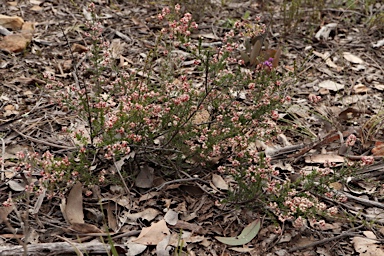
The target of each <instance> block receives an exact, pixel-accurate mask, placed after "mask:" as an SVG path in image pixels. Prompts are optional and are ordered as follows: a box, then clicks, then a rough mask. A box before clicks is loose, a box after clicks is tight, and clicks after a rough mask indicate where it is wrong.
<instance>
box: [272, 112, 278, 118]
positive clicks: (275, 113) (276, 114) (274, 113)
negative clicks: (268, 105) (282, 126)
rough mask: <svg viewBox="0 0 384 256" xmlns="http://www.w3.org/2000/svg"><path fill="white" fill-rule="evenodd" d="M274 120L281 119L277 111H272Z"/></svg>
mask: <svg viewBox="0 0 384 256" xmlns="http://www.w3.org/2000/svg"><path fill="white" fill-rule="evenodd" d="M272 119H273V120H277V119H279V112H277V111H276V110H272Z"/></svg>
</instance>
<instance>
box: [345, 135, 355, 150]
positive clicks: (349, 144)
mask: <svg viewBox="0 0 384 256" xmlns="http://www.w3.org/2000/svg"><path fill="white" fill-rule="evenodd" d="M355 142H356V136H355V135H354V134H350V135H349V136H348V138H347V140H346V141H345V145H346V146H347V147H352V146H353V145H355Z"/></svg>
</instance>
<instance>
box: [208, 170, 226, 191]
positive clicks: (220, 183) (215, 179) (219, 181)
mask: <svg viewBox="0 0 384 256" xmlns="http://www.w3.org/2000/svg"><path fill="white" fill-rule="evenodd" d="M212 183H213V185H215V187H217V188H218V189H221V190H228V184H227V183H226V182H225V180H224V179H223V178H222V177H221V176H220V175H217V174H212Z"/></svg>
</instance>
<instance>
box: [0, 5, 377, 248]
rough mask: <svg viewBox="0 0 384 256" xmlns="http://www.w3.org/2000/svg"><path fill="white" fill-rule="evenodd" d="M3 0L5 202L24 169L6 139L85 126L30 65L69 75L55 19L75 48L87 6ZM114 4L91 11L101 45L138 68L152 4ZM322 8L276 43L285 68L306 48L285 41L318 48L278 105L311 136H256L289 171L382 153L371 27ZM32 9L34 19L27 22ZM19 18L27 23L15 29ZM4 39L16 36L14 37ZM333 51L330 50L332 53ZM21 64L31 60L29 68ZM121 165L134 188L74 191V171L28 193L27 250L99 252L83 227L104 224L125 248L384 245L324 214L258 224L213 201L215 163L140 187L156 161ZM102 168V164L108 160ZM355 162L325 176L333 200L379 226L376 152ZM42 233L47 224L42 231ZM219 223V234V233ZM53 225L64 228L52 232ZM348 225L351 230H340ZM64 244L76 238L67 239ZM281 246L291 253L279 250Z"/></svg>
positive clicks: (41, 138) (18, 208) (39, 145)
mask: <svg viewBox="0 0 384 256" xmlns="http://www.w3.org/2000/svg"><path fill="white" fill-rule="evenodd" d="M233 4H235V3H233ZM5 5H6V6H5V7H4V8H5V10H6V12H5V13H6V14H7V15H6V16H4V15H2V16H0V25H2V26H3V27H4V28H5V30H3V29H2V30H1V34H2V35H3V37H1V41H0V48H2V50H3V51H4V52H3V53H1V54H2V62H1V65H0V68H1V69H0V76H1V77H2V80H3V81H4V82H3V85H4V86H2V87H1V88H0V93H1V100H2V101H1V103H2V104H1V106H0V120H1V123H0V132H1V133H3V134H4V137H3V141H2V143H3V145H4V147H3V149H2V151H1V154H2V158H3V159H2V161H3V162H2V169H3V170H4V174H5V175H6V176H3V177H2V183H1V187H2V191H3V193H2V194H1V195H0V198H1V202H6V199H7V198H8V195H9V194H10V195H11V196H12V197H13V198H16V197H19V196H20V195H22V194H21V193H25V181H26V180H25V179H23V177H20V176H15V175H13V173H16V172H15V165H14V160H15V159H17V155H16V154H13V152H12V151H11V149H12V147H15V146H18V147H19V148H20V150H19V151H24V152H33V151H38V152H41V153H42V152H44V151H46V150H48V149H51V150H55V151H60V150H70V149H71V148H73V145H74V144H73V141H72V139H71V138H67V137H65V136H62V134H60V130H61V128H62V127H70V126H74V127H77V128H78V129H82V128H84V127H82V126H84V125H83V124H82V123H81V122H80V121H79V120H76V117H71V116H67V115H66V114H65V113H64V114H63V113H60V112H59V111H57V110H56V109H55V105H54V104H52V103H51V96H50V95H45V94H42V93H41V90H40V89H39V87H41V86H43V85H44V84H45V82H44V81H43V80H40V79H39V78H38V77H40V76H39V75H37V76H36V74H42V73H43V71H49V72H54V73H56V72H57V73H58V74H59V76H61V77H62V78H65V79H70V77H71V74H70V73H71V68H72V65H73V63H72V61H73V60H72V58H71V57H70V55H69V51H68V49H67V43H66V39H65V37H64V35H63V30H64V32H65V34H67V35H68V37H69V38H70V42H71V44H72V51H73V52H75V53H81V52H85V51H87V48H86V46H84V42H83V40H82V38H81V37H80V36H77V34H76V33H77V32H79V31H81V28H80V27H76V24H75V23H72V21H77V24H78V23H81V22H84V21H85V19H89V18H90V17H89V13H87V12H86V11H84V12H82V13H79V12H78V9H77V8H75V7H74V6H73V5H71V4H69V3H68V4H65V3H61V4H60V5H55V4H54V3H53V2H43V1H29V2H27V3H26V6H27V9H25V10H24V11H23V12H24V14H23V19H21V18H20V12H19V8H18V7H16V6H15V4H14V2H8V3H7V4H5ZM16 5H17V4H16ZM115 5H116V6H115V7H116V9H112V8H111V9H110V8H103V9H102V11H101V13H100V14H99V16H100V17H102V19H103V20H104V22H105V25H108V28H107V30H106V31H107V32H108V33H109V34H108V35H106V36H108V37H110V38H114V39H113V40H112V42H113V43H112V44H111V50H112V53H113V56H114V58H115V59H116V61H118V62H119V66H120V67H121V68H123V67H129V69H130V70H135V69H136V70H137V69H138V68H137V67H134V66H133V64H136V63H137V64H138V65H140V64H139V63H141V62H142V59H143V58H142V56H143V54H144V53H145V52H146V51H147V50H148V49H150V48H151V47H153V45H154V40H153V38H151V34H152V31H153V30H155V29H158V25H157V24H153V23H151V22H152V21H151V19H150V18H147V17H151V16H155V15H156V13H157V11H158V6H153V5H152V4H151V3H149V2H146V1H144V2H142V3H136V4H133V3H125V4H124V5H119V4H118V3H115ZM83 7H84V8H83ZM42 8H43V9H42ZM221 8H223V9H221ZM231 8H232V9H231ZM258 8H259V6H258V5H257V4H256V5H254V4H250V3H249V4H248V5H243V4H239V5H236V8H233V7H230V6H229V8H228V9H226V8H225V7H218V6H216V11H215V10H213V9H212V10H211V11H212V12H213V13H212V14H211V15H207V16H205V17H201V19H202V23H203V24H204V23H205V24H217V23H216V21H217V19H226V18H227V17H226V16H225V15H233V18H240V17H242V15H243V14H244V13H245V12H246V11H248V10H249V9H252V10H254V13H259V12H260V11H259V9H258ZM275 8H276V14H277V16H276V20H275V22H276V25H275V27H274V30H276V31H279V30H281V31H282V27H281V26H282V25H281V24H280V23H279V21H280V20H279V17H281V12H279V11H278V9H277V7H275ZM376 8H377V7H376ZM42 10H47V11H42ZM82 10H86V9H85V6H82ZM251 13H252V12H251ZM215 15H216V16H215ZM345 15H348V14H345ZM84 16H85V18H84ZM68 17H71V18H70V19H68ZM330 19H334V21H335V22H329V23H328V24H325V25H324V26H322V27H321V28H320V29H319V30H318V31H317V32H316V34H315V36H314V37H315V39H317V41H316V40H311V43H304V42H303V41H302V40H301V39H302V38H301V37H300V38H297V36H296V35H294V34H293V35H292V38H285V39H284V38H281V40H283V41H284V43H283V44H282V43H281V42H280V43H279V45H283V46H284V48H285V49H287V50H286V51H282V53H281V57H280V58H281V59H282V61H283V63H284V64H283V66H282V68H284V69H286V70H290V69H291V67H293V66H294V62H295V61H297V60H300V59H301V60H304V58H305V57H307V56H308V55H309V56H311V54H310V52H309V51H308V52H305V54H306V55H307V56H303V55H301V54H300V53H295V54H292V53H289V54H288V52H294V51H293V50H292V49H295V51H296V52H297V50H296V49H297V48H298V47H301V46H303V49H304V48H305V49H310V48H312V49H314V51H313V54H314V55H315V56H317V57H319V58H320V59H321V60H319V59H313V61H311V62H307V63H306V66H305V67H304V68H305V70H306V72H303V73H301V74H299V76H298V81H297V82H295V86H294V87H293V88H292V89H291V90H292V95H293V99H292V102H293V104H296V106H298V107H297V108H293V107H292V108H290V110H289V111H288V110H287V111H286V113H284V116H283V118H285V119H287V120H289V118H293V120H292V121H293V122H295V123H297V124H300V127H303V128H307V129H308V133H307V134H310V136H309V137H310V138H311V139H308V136H307V137H306V136H302V135H301V134H297V133H295V131H292V130H288V131H287V132H285V134H283V135H284V136H286V139H285V141H286V142H289V143H291V144H292V145H289V144H288V143H282V142H280V141H278V140H276V141H273V142H272V144H269V145H267V146H266V148H267V147H269V148H274V152H273V154H271V157H272V158H274V157H275V158H276V168H285V169H286V170H287V171H288V172H290V174H291V175H294V174H295V172H298V170H300V169H303V170H304V169H305V168H308V170H309V169H311V168H314V167H316V168H322V166H323V165H324V164H326V163H327V161H332V162H338V161H344V159H348V160H349V161H356V160H359V159H361V158H362V157H363V156H365V155H374V156H376V157H378V158H377V160H380V159H381V157H382V156H383V155H384V153H383V152H384V150H383V148H384V147H383V146H382V143H383V141H384V136H383V135H384V134H383V133H382V129H378V127H381V125H382V121H380V119H378V120H373V121H372V120H369V118H370V117H372V116H374V115H376V114H378V115H379V114H380V111H381V110H380V108H381V104H382V102H383V97H382V93H381V91H382V90H383V88H384V87H383V84H384V81H383V77H384V74H383V69H382V66H383V62H382V60H383V52H382V47H383V45H382V39H381V38H379V37H377V35H375V34H374V33H371V34H366V35H361V34H360V31H361V30H362V27H361V26H362V25H363V24H358V26H359V29H350V28H348V27H343V24H342V23H339V21H338V19H339V17H338V16H335V15H334V14H330ZM32 20H33V21H36V23H33V24H32V23H28V22H30V21H32ZM23 24H26V27H24V32H23V28H22V25H23ZM106 27H107V26H106ZM212 28H214V29H212ZM62 29H63V30H62ZM217 29H218V28H216V27H215V25H213V26H207V28H205V29H203V31H202V33H201V35H203V36H204V38H206V39H207V40H211V41H212V43H215V42H216V41H217V40H218V37H217V36H216V34H217V32H218V31H217ZM340 31H343V33H346V34H347V36H346V35H345V34H342V33H341V32H340ZM12 38H17V39H18V42H21V44H20V46H19V45H18V44H17V45H14V44H13V43H12V42H13V41H9V40H13V39H12ZM268 40H270V43H275V44H276V43H277V41H276V38H270V39H268ZM346 40H349V42H352V44H353V47H350V46H349V45H348V44H346V43H345V42H346ZM10 42H11V43H10ZM324 42H327V43H328V45H327V44H324ZM305 44H307V45H305ZM255 45H256V44H255ZM367 45H369V47H370V46H372V49H369V50H367ZM15 46H17V47H18V48H14V47H15ZM380 47H381V48H380ZM335 48H337V51H336V52H335V50H334V49H335ZM256 50H257V49H256V46H255V47H253V51H256ZM7 52H8V53H9V52H15V53H16V54H15V55H12V54H8V53H7ZM17 52H23V54H18V53H17ZM339 52H341V55H338V54H339ZM279 54H280V53H279ZM251 55H252V52H250V55H249V56H247V57H248V58H250V61H253V60H251V57H252V56H251ZM58 60H61V61H58ZM183 68H188V63H185V66H184V67H183ZM28 70H33V72H32V73H33V75H31V73H30V72H29V71H28ZM190 72H192V70H191V69H190ZM343 72H345V74H343ZM362 72H363V73H362ZM141 75H146V74H141ZM151 79H153V80H154V81H156V80H157V79H158V76H157V74H155V73H154V74H151ZM65 82H66V83H70V82H69V81H65ZM355 94H362V95H364V94H367V95H369V97H365V98H357V97H355V96H357V95H355ZM309 95H315V96H316V95H322V96H324V97H325V99H324V100H323V101H321V102H320V104H321V105H322V106H323V107H324V108H325V109H327V110H330V109H332V108H334V107H337V108H338V109H339V111H338V114H335V113H333V114H332V111H329V113H331V114H329V113H328V114H327V113H325V112H324V113H323V116H321V115H320V117H319V115H318V114H319V113H318V112H316V110H315V109H314V108H313V106H312V105H311V104H310V102H309V101H308V98H307V96H309ZM292 106H295V105H292ZM379 116H380V115H379ZM195 118H196V120H194V122H196V123H202V122H206V121H207V120H208V119H209V113H205V112H201V113H199V114H198V115H196V117H195ZM305 126H307V127H305ZM350 126H352V127H354V128H355V130H356V131H357V132H356V135H357V137H358V141H360V142H361V147H360V148H355V149H353V152H344V151H341V150H340V149H341V147H342V143H343V142H342V141H343V139H346V137H347V136H344V134H345V135H346V134H348V133H347V131H348V129H347V128H348V127H350ZM375 128H376V129H375ZM303 132H304V129H303ZM340 133H341V135H340ZM4 148H5V150H4ZM3 151H4V152H3ZM340 152H342V154H341V153H340ZM4 156H5V157H4ZM277 163H280V164H277ZM131 164H132V162H130V159H126V161H123V162H119V163H117V166H115V167H116V168H115V169H117V170H118V171H120V170H121V169H122V168H127V166H129V165H131ZM109 167H111V166H109ZM132 170H135V171H136V172H138V173H137V174H138V175H139V177H140V178H139V179H137V180H136V184H130V185H132V186H133V187H134V190H128V191H126V190H125V189H124V188H122V189H117V188H116V187H114V188H112V187H101V188H100V187H99V188H96V187H94V188H93V189H91V190H92V192H93V193H92V196H86V194H85V191H83V190H85V188H83V187H82V184H79V183H78V184H75V185H74V186H72V187H68V188H66V189H67V190H66V191H65V193H64V198H62V199H60V200H59V198H54V199H53V201H48V200H43V199H42V198H43V197H39V196H37V197H31V199H32V201H31V202H30V206H31V207H33V208H34V209H33V211H32V212H31V213H33V215H34V217H33V218H32V216H30V217H31V221H29V225H30V227H29V228H30V230H31V232H30V233H31V238H30V239H28V241H29V242H30V244H31V245H32V244H33V246H34V247H33V246H31V247H30V248H29V249H30V252H32V253H34V254H33V255H40V254H39V253H41V252H42V248H51V249H52V251H55V248H56V249H57V248H59V249H60V248H61V249H60V250H59V252H67V253H70V252H72V253H73V252H76V251H79V250H81V251H84V250H85V249H84V248H86V249H87V250H88V251H89V252H92V250H94V251H98V252H99V253H102V252H105V248H106V246H107V244H106V243H100V242H94V241H93V240H90V238H89V237H92V234H99V236H100V235H105V234H107V232H108V233H109V234H110V235H111V238H112V239H113V241H114V243H116V245H119V246H122V247H125V248H126V249H127V251H129V255H138V254H140V253H143V252H146V253H148V254H149V253H151V250H152V252H154V251H155V252H156V253H157V254H158V255H169V253H171V251H170V249H171V247H173V248H177V247H178V246H181V244H183V245H184V247H185V251H188V252H189V253H190V254H191V255H193V254H195V255H207V254H211V255H216V254H218V253H219V252H222V251H226V253H227V255H233V253H234V251H237V252H243V253H244V252H249V253H250V254H251V255H256V254H258V255H267V253H276V254H277V255H302V254H295V253H296V251H301V252H302V253H305V252H307V253H308V254H307V255H310V254H309V253H310V252H311V250H312V249H313V247H316V248H317V251H318V252H320V251H323V252H327V253H328V252H329V251H333V253H336V254H338V253H337V252H340V251H343V252H354V253H357V254H358V255H382V254H383V251H382V246H381V245H380V241H381V240H380V239H382V238H383V236H384V234H383V233H384V232H383V231H381V232H375V233H372V232H371V231H370V229H369V227H367V226H362V227H360V229H359V230H353V228H351V226H349V225H348V221H347V220H341V222H337V221H334V222H333V223H332V222H331V223H328V226H327V227H326V229H327V231H328V233H324V232H323V231H324V230H322V229H318V227H317V226H315V225H313V224H309V225H308V226H307V228H306V229H305V230H301V231H295V230H294V229H292V228H291V227H288V226H287V227H285V230H283V231H282V233H279V232H275V231H276V230H274V226H273V225H271V226H267V225H268V221H267V219H264V221H263V226H267V227H261V226H260V225H261V221H260V217H259V216H255V215H254V214H252V213H250V212H243V213H244V214H239V212H238V211H233V209H232V208H230V207H227V206H225V205H221V206H220V205H218V204H217V200H218V199H222V198H223V196H224V195H225V194H222V195H221V194H220V193H218V192H217V190H220V191H226V190H227V189H228V188H229V187H230V185H231V184H230V182H231V181H230V180H228V179H227V177H223V176H221V174H219V173H214V172H213V171H212V173H208V174H207V173H198V172H196V173H195V174H194V175H197V176H199V175H200V176H199V177H200V178H193V179H191V178H190V177H187V176H184V177H183V178H182V179H180V180H181V181H180V183H173V184H168V185H167V186H163V187H158V188H160V189H158V190H154V191H150V192H146V190H147V189H152V188H155V186H161V184H164V182H166V181H165V180H163V181H160V183H156V179H157V178H158V176H157V175H158V172H157V171H158V170H155V169H153V168H152V167H150V166H140V167H138V168H136V169H134V168H132ZM110 171H111V172H113V168H111V170H110ZM356 174H357V175H356V176H354V177H351V179H350V181H348V182H347V183H346V185H345V186H343V185H342V184H340V183H336V182H335V183H334V184H333V185H332V186H334V188H335V191H338V193H342V194H343V195H346V196H347V197H348V198H349V201H347V202H345V203H344V204H343V205H340V207H344V209H345V210H346V211H350V212H351V213H353V214H358V213H359V214H360V215H361V219H359V221H360V222H362V221H364V220H368V221H372V222H373V223H377V224H378V225H381V226H382V225H383V224H384V221H383V219H384V218H383V216H382V215H383V204H382V203H381V202H382V195H383V194H384V188H383V187H382V186H381V184H380V181H381V178H380V177H382V163H381V162H377V163H375V165H372V166H367V167H364V168H362V169H361V170H358V171H357V173H356ZM290 177H291V176H290ZM363 177H368V178H369V182H368V183H367V182H366V180H364V179H363ZM203 181H205V182H203ZM210 183H211V185H210ZM44 193H45V192H44ZM101 198H103V201H102V202H103V205H102V207H101V208H100V204H99V203H98V199H101ZM89 209H93V211H92V210H91V211H92V212H93V213H94V214H93V215H92V214H91V215H90V214H85V213H90V212H91V211H90V210H89ZM97 211H99V212H101V216H107V225H108V228H107V230H105V224H106V223H105V221H104V220H103V218H97V217H95V216H97ZM20 212H26V213H27V214H28V211H27V210H26V209H25V208H23V206H22V205H17V204H16V205H15V206H7V205H6V204H3V205H2V206H1V207H0V222H1V223H0V224H1V225H2V227H4V228H2V229H1V230H2V232H1V234H0V235H1V237H3V238H7V239H9V240H8V242H7V241H5V240H1V244H0V251H1V253H2V255H18V254H17V253H19V252H20V251H21V247H18V246H15V245H11V243H10V242H9V241H12V244H14V242H15V241H16V242H17V239H21V238H23V237H24V238H25V237H26V236H27V234H25V233H23V231H18V233H17V232H16V231H15V230H14V229H11V228H10V226H9V225H6V224H8V223H9V220H10V219H11V218H12V219H13V220H15V219H16V220H18V222H15V221H14V222H13V223H12V225H13V226H14V227H13V228H16V227H17V226H18V225H19V226H20V227H21V226H22V218H21V215H20ZM60 215H62V217H60ZM89 216H93V217H89ZM35 217H36V218H35ZM65 222H67V223H66V224H65ZM11 227H12V226H11ZM42 228H44V229H42ZM376 228H378V230H382V229H383V228H382V227H381V229H380V226H375V227H373V228H371V229H372V230H375V229H376ZM19 230H21V229H19ZM42 230H45V231H42ZM32 231H33V232H32ZM227 231H229V232H227ZM356 231H359V232H356ZM369 232H371V233H369ZM44 233H47V234H52V235H48V236H47V234H44ZM54 234H55V235H54ZM87 234H88V237H87V236H86V235H87ZM224 234H225V235H228V234H229V236H228V237H227V236H226V237H223V235H224ZM60 235H63V236H66V238H64V237H62V239H61V238H60ZM77 236H80V237H84V240H83V241H82V243H77V242H78V239H77ZM179 237H181V238H179ZM215 237H216V238H219V239H218V240H220V239H221V240H222V241H221V242H222V243H219V242H217V241H216V239H215ZM348 237H352V238H351V239H350V240H348ZM225 238H226V239H225ZM239 238H240V239H239ZM180 239H181V240H180ZM228 239H229V240H228ZM303 239H305V241H304V240H303ZM333 239H335V240H333ZM62 240H65V242H64V243H63V242H62ZM104 241H106V240H104ZM338 241H342V242H343V243H340V246H339V247H338V248H332V245H336V242H338ZM225 244H229V245H231V244H232V245H236V246H238V245H243V247H236V248H230V249H231V250H232V251H228V248H226V246H225ZM151 245H157V247H156V249H153V248H151V247H150V246H151ZM74 247H75V248H77V249H78V250H75V249H73V248H74ZM107 247H108V246H107ZM100 250H101V252H100ZM56 252H58V251H56ZM288 252H289V253H291V254H287V253H288ZM167 253H168V254H167ZM284 253H286V254H284ZM339 254H340V253H339ZM43 255H44V254H43ZM271 255H272V254H271ZM324 255H325V254H324Z"/></svg>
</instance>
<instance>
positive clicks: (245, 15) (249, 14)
mask: <svg viewBox="0 0 384 256" xmlns="http://www.w3.org/2000/svg"><path fill="white" fill-rule="evenodd" d="M249 16H251V12H250V11H246V12H245V13H244V15H243V17H242V19H243V20H247V19H248V18H249Z"/></svg>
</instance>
